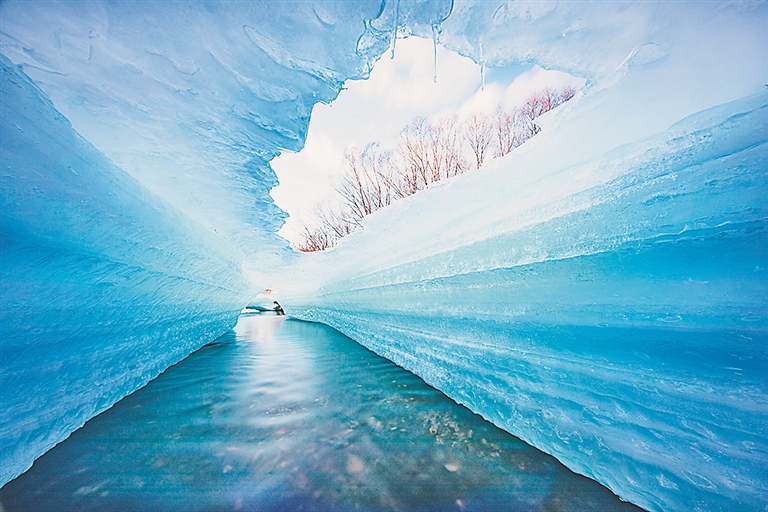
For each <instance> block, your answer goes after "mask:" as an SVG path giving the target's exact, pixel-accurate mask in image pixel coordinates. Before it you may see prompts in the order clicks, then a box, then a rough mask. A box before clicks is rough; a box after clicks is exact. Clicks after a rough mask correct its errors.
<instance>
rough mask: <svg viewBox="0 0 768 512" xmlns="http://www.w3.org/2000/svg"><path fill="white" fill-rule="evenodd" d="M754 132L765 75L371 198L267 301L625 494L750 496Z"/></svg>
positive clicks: (762, 303)
mask: <svg viewBox="0 0 768 512" xmlns="http://www.w3.org/2000/svg"><path fill="white" fill-rule="evenodd" d="M767 135H768V92H763V93H761V94H758V95H757V96H753V97H749V98H747V99H745V100H741V101H738V102H735V103H732V104H728V105H723V106H721V107H718V108H715V109H713V110H708V111H705V112H702V113H700V114H698V115H697V116H694V117H692V118H689V119H686V120H684V121H683V122H681V123H679V124H678V125H676V126H675V127H673V129H671V130H670V131H668V132H665V133H664V134H663V135H661V136H658V137H654V138H652V139H649V140H646V141H643V142H641V143H638V144H635V145H631V146H626V147H622V148H620V149H618V150H616V151H614V152H613V153H611V154H609V155H606V157H605V158H602V159H600V160H598V161H593V162H589V163H585V164H582V165H579V166H576V167H574V168H567V169H564V170H563V171H561V172H559V173H556V174H553V175H550V176H547V177H538V178H536V179H532V178H529V179H520V175H519V174H516V173H514V172H513V171H512V169H510V168H509V167H508V166H512V165H513V163H514V160H515V158H514V157H511V158H509V159H508V160H507V161H506V162H503V163H502V162H498V163H497V165H496V168H495V169H491V170H488V171H487V172H486V173H484V175H482V176H470V175H467V176H465V177H464V178H463V179H462V180H461V182H454V183H451V184H449V185H448V186H444V187H437V188H436V189H433V190H431V191H430V192H429V193H428V194H425V195H423V196H418V195H417V196H414V197H413V200H410V199H408V200H406V201H404V202H403V203H402V204H398V205H397V206H395V207H394V208H392V210H390V211H385V212H382V214H381V215H378V214H377V215H375V216H374V217H372V218H371V219H370V222H369V223H368V224H367V225H366V231H365V232H363V234H362V235H360V236H356V237H353V238H350V239H349V240H347V241H346V243H345V244H343V245H342V246H341V247H339V248H338V249H337V250H335V251H333V252H330V253H328V254H326V255H323V256H321V257H320V258H317V259H319V260H321V261H313V260H314V259H315V258H310V259H309V261H307V262H305V265H306V266H305V268H304V271H305V272H306V273H307V275H308V276H309V275H317V274H318V273H319V272H321V271H322V272H323V273H325V275H326V276H327V272H328V268H329V267H330V268H333V269H334V271H333V274H332V275H331V276H328V277H327V280H324V281H323V284H322V286H321V287H320V288H319V289H318V290H315V291H314V292H313V293H310V294H309V295H308V296H300V295H298V294H297V296H294V297H291V300H287V299H286V300H284V301H283V302H284V304H288V305H289V307H288V312H289V314H291V315H296V316H299V317H300V318H305V319H308V320H313V321H320V322H323V323H327V324H329V325H332V326H333V327H336V328H337V329H339V330H341V331H342V332H344V333H346V334H347V335H349V336H351V337H353V338H354V339H357V340H360V342H361V343H363V344H365V345H366V346H368V347H369V348H371V349H373V350H374V351H376V352H377V353H379V354H382V355H384V356H385V357H387V358H389V359H391V360H393V361H395V362H396V363H398V364H400V365H401V366H403V367H405V368H407V369H409V370H411V371H413V372H415V373H417V374H419V375H421V376H422V377H423V378H424V379H425V380H426V381H427V382H429V383H430V384H432V385H434V386H435V387H437V388H439V389H441V390H443V391H444V392H445V393H447V394H448V395H449V396H451V397H453V398H454V399H456V400H457V401H459V402H461V403H463V404H466V405H467V406H468V407H469V408H471V409H472V410H474V411H477V412H479V413H481V414H482V415H483V416H485V417H486V418H488V419H490V420H491V421H493V422H494V423H496V424H497V425H499V426H501V427H503V428H504V429H506V430H508V431H509V432H512V433H513V434H515V435H517V436H519V437H521V438H523V439H525V440H526V441H528V442H530V443H531V444H533V445H534V446H537V447H539V448H541V449H542V450H544V451H546V452H548V453H551V454H554V455H555V456H557V457H558V458H559V459H560V460H562V461H563V462H564V463H565V464H566V465H568V466H569V467H570V468H571V469H573V470H575V471H577V472H579V473H582V474H584V475H587V476H590V477H592V478H595V479H596V480H598V481H600V482H602V483H604V484H606V485H607V486H609V487H610V488H611V489H613V490H614V491H615V492H616V493H617V494H618V495H619V496H621V497H623V498H624V499H627V500H630V501H632V502H633V503H636V504H639V505H641V506H643V507H646V508H648V509H650V510H760V509H761V508H762V506H763V504H764V503H765V500H766V498H767V497H768V487H767V486H766V481H768V480H766V478H765V477H766V467H768V466H766V463H767V462H768V429H766V422H765V419H766V413H768V393H767V392H766V391H767V385H768V377H766V376H768V351H767V350H766V342H767V341H768V332H767V331H766V325H767V324H766V317H767V316H768V307H766V303H767V302H766V297H768V257H767V256H766V255H767V254H768V252H767V250H768V233H767V232H766V228H767V227H768V205H767V204H766V198H768V151H767V148H768V146H767V145H766V143H767V142H768V136H767ZM505 164H506V165H505ZM489 187H497V188H498V187H503V190H504V192H503V193H495V194H494V193H490V194H485V195H484V196H479V192H480V191H481V190H487V189H488V188H489ZM478 197H483V201H479V200H478ZM486 201H488V202H487V203H486ZM486 212H496V214H498V216H496V218H494V216H493V215H491V214H490V213H487V214H486ZM501 212H503V213H501ZM486 219H487V220H486ZM422 221H423V222H422ZM394 238H397V239H398V240H399V243H400V244H402V245H399V246H398V247H402V246H405V247H409V246H414V247H415V248H414V252H413V253H411V254H407V255H406V253H407V251H406V250H396V249H392V250H390V247H392V246H391V245H390V244H392V243H393V239H394ZM361 254H364V255H365V256H364V259H363V260H361V259H360V255H361ZM371 260H373V261H371ZM315 265H317V266H315ZM320 269H322V270H320ZM286 286H288V285H286Z"/></svg>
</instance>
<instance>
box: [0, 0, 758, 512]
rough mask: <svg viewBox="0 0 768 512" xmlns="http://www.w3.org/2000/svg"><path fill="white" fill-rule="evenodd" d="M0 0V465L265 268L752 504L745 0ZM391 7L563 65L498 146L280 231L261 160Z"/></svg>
mask: <svg viewBox="0 0 768 512" xmlns="http://www.w3.org/2000/svg"><path fill="white" fill-rule="evenodd" d="M0 15H1V16H0V24H1V27H0V28H1V29H2V30H1V32H2V33H1V34H0V37H2V47H1V48H2V54H3V56H4V57H3V60H2V102H3V103H2V120H1V121H2V132H1V134H2V146H1V150H2V171H1V172H2V180H3V181H2V251H3V252H2V290H3V291H2V293H3V296H2V370H0V379H1V380H0V388H1V389H2V391H0V392H1V393H2V405H3V407H2V423H1V424H0V429H1V430H0V431H1V432H2V436H0V437H2V481H3V482H5V481H7V480H9V479H11V478H13V477H14V476H15V475H17V474H18V473H19V472H21V471H23V470H24V469H25V468H26V467H28V466H29V465H30V464H31V462H32V460H33V459H34V458H35V457H37V456H39V455H40V454H41V453H43V452H44V451H45V450H46V449H48V448H49V447H50V446H51V445H53V444H54V443H56V442H58V441H59V440H61V439H63V438H64V437H66V436H67V435H68V434H69V433H70V432H71V431H72V430H73V429H75V428H77V427H78V426H79V425H81V424H82V423H83V422H84V421H85V420H87V419H88V418H89V417H91V416H93V415H94V414H96V413H98V412H99V411H101V410H103V409H104V408H106V407H108V406H109V405H111V404H112V403H114V402H115V401H116V400H118V399H120V398H121V397H122V396H125V395H126V394H128V393H130V392H131V391H132V390H134V389H136V388H138V387H140V386H141V385H143V384H144V383H146V382H147V380H149V379H150V378H152V377H153V376H154V375H156V374H157V373H158V372H159V371H161V370H162V369H163V368H165V367H166V366H168V365H169V364H171V363H172V362H174V361H176V360H178V359H180V358H182V357H184V355H186V354H188V353H189V352H190V351H191V350H193V349H194V348H197V347H198V346H200V345H202V344H204V343H205V342H207V341H210V340H211V339H213V338H214V337H215V336H217V335H218V334H220V333H222V332H224V331H225V330H227V329H228V328H230V327H231V326H232V325H233V324H234V319H235V317H236V314H237V312H238V310H239V309H240V308H241V307H242V306H243V305H245V304H246V302H247V299H248V297H249V296H250V295H252V294H253V293H254V291H258V290H259V289H260V287H262V286H270V287H273V288H275V289H278V290H279V291H280V296H281V302H282V303H283V305H284V306H285V308H286V310H287V311H288V313H289V314H292V315H295V316H298V317H300V318H304V319H309V320H317V321H322V322H325V323H327V324H329V325H331V326H333V327H336V328H337V329H339V330H341V331H342V332H344V333H345V334H347V335H349V336H351V337H352V338H354V339H356V340H357V341H359V342H361V343H363V344H365V345H366V346H368V347H370V348H372V349H374V350H375V351H376V352H378V353H379V354H381V355H384V356H386V357H388V358H390V359H391V360H393V361H395V362H396V363H398V364H400V365H402V366H404V367H405V368H407V369H409V370H411V371H413V372H414V373H416V374H418V375H420V376H421V377H423V378H424V379H425V380H426V381H427V382H428V383H430V384H432V385H434V386H436V387H438V388H439V389H441V390H442V391H444V392H445V393H446V394H448V395H449V396H450V397H452V398H454V399H455V400H457V401H459V402H461V403H464V404H466V405H468V406H469V407H470V408H471V409H472V410H474V411H476V412H478V413H480V414H482V415H483V416H485V417H486V418H488V419H490V420H492V421H493V422H494V423H496V424H497V425H499V426H501V427H503V428H504V429H506V430H508V431H509V432H511V433H513V434H515V435H517V436H519V437H521V438H522V439H524V440H526V441H528V442H530V443H531V444H533V445H535V446H537V447H539V448H541V449H542V450H544V451H546V452H548V453H551V454H553V455H555V456H556V457H557V458H558V459H560V460H561V461H562V462H563V463H564V464H565V465H567V466H568V467H569V468H571V469H574V470H575V471H577V472H579V473H582V474H585V475H587V476H591V477H593V478H595V479H596V480H598V481H600V482H601V483H603V484H605V485H607V486H608V487H610V488H611V489H612V490H614V491H615V492H616V493H617V494H618V495H619V496H621V497H622V498H624V499H626V500H629V501H632V502H634V503H636V504H638V505H641V506H643V507H645V508H648V509H651V510H690V509H698V510H721V509H726V510H743V509H754V510H761V509H763V508H764V505H765V503H766V502H768V488H767V487H766V485H767V484H766V482H768V474H767V471H766V469H765V468H766V467H768V432H767V431H766V427H765V424H766V423H768V422H766V418H767V417H768V397H767V396H766V385H767V384H768V382H766V380H768V378H767V377H766V375H768V364H767V363H768V361H767V360H768V350H766V342H767V341H768V335H767V333H766V330H767V327H768V322H766V320H767V318H766V315H767V312H766V303H768V300H766V298H768V275H766V268H768V261H767V260H768V256H767V252H766V248H767V246H768V240H767V239H766V236H768V235H767V234H766V221H767V220H768V206H767V205H766V203H767V202H768V201H767V200H766V198H768V162H766V160H767V159H768V151H767V149H766V138H768V135H767V134H768V126H767V125H768V116H767V115H766V111H767V104H768V92H766V87H765V83H766V82H768V45H767V44H766V42H765V34H764V31H765V27H766V25H768V7H766V3H764V2H722V3H713V2H707V3H704V2H702V3H671V2H653V3H650V2H649V3H645V2H643V3H610V4H606V3H603V2H594V3H591V2H583V3H582V2H579V3H575V2H563V3H559V2H531V3H525V2H491V1H482V2H480V1H478V2H471V1H469V2H460V3H453V2H450V1H446V2H442V1H438V2H416V1H414V2H410V1H406V0H396V1H394V2H384V3H380V2H355V3H349V2H339V3H334V2H314V3H312V2H296V3H292V2H253V3H245V2H238V3H234V2H231V3H222V4H215V3H206V2H189V3H184V2H173V3H167V2H137V3H130V2H121V3H112V2H82V3H80V2H62V3H55V2H40V3H30V2H22V1H16V2H14V1H8V2H4V3H3V4H2V5H0ZM395 33H396V35H399V36H405V35H417V36H425V37H436V38H438V40H439V42H440V43H441V44H443V45H445V46H446V47H448V48H451V49H454V50H456V51H458V52H460V53H462V54H464V55H467V56H469V57H471V58H473V59H474V60H475V61H476V62H478V63H479V64H481V66H500V65H505V64H509V63H513V62H529V63H537V64H539V65H541V66H543V67H545V68H553V69H560V70H563V71H567V72H570V73H572V74H574V75H577V76H581V77H584V78H586V79H587V84H588V85H587V87H586V89H585V90H584V91H582V92H581V93H580V94H579V95H578V96H577V97H576V98H574V99H573V100H571V101H570V102H568V103H566V104H565V105H564V106H563V107H561V108H560V109H558V110H555V111H552V112H550V113H548V114H547V115H546V116H545V117H544V118H541V120H540V121H541V125H542V132H541V133H540V134H539V135H537V137H535V138H534V139H532V140H531V141H530V142H528V143H527V144H525V145H524V146H522V147H520V148H518V149H517V150H516V151H515V152H513V153H512V154H510V155H509V156H507V157H505V158H503V159H497V160H495V161H493V162H492V163H491V164H489V165H487V166H486V167H485V168H483V169H481V170H479V171H476V172H473V173H469V174H466V175H463V176H461V177H458V178H455V179H453V180H450V181H448V182H442V183H440V184H439V185H438V186H435V187H434V188H432V189H430V190H427V191H424V192H420V193H419V194H417V195H415V196H412V197H410V198H407V199H405V200H402V201H400V202H398V203H397V204H395V205H394V206H393V207H391V208H388V209H385V210H380V211H379V212H377V213H376V214H374V215H373V216H371V217H370V218H369V219H368V221H367V222H366V225H365V230H364V231H363V232H361V233H358V234H355V235H353V236H351V237H349V238H348V239H346V240H344V241H343V243H342V244H341V246H340V247H338V248H336V249H334V250H332V251H329V252H327V253H325V254H315V255H302V256H301V257H299V256H298V255H295V254H293V253H292V252H291V251H290V249H289V248H288V246H287V243H286V242H285V241H283V240H281V239H279V238H278V237H277V236H275V235H274V233H275V231H276V230H277V229H279V227H280V225H281V222H282V219H283V218H284V214H283V213H282V212H280V211H279V209H277V208H276V207H275V206H274V205H273V203H272V201H271V198H270V197H269V190H270V189H271V187H272V186H274V184H275V183H276V179H275V176H274V173H273V172H272V171H271V169H270V168H269V164H268V162H269V160H270V159H271V158H273V157H274V156H275V155H277V154H278V153H279V151H281V150H284V149H288V150H298V149H299V148H300V147H301V145H302V143H303V140H304V137H305V135H306V131H307V126H308V122H309V115H310V112H311V108H312V106H313V105H314V104H315V103H316V102H318V101H323V102H328V101H331V100H332V99H333V98H335V97H336V95H337V94H338V92H339V91H340V89H341V87H342V85H343V82H344V81H345V80H346V79H349V78H354V79H359V78H365V77H366V76H367V74H368V72H369V70H370V68H371V66H372V65H373V63H374V62H375V60H376V59H377V58H379V57H380V56H381V55H382V54H383V53H384V52H385V51H386V50H387V48H388V47H389V46H390V44H391V39H392V36H393V35H395ZM372 122H376V121H375V120H372ZM39 310H45V311H47V312H49V313H50V314H48V315H46V316H45V317H43V318H42V319H41V318H40V317H39V316H36V315H35V313H36V312H37V311H39Z"/></svg>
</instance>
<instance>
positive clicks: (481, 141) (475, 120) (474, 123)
mask: <svg viewBox="0 0 768 512" xmlns="http://www.w3.org/2000/svg"><path fill="white" fill-rule="evenodd" d="M464 138H465V139H466V141H467V142H468V143H469V147H470V148H471V149H472V152H473V153H474V154H475V163H476V166H477V168H478V169H479V168H480V166H481V165H483V162H484V161H485V155H486V153H487V152H488V148H489V147H490V145H491V142H492V141H493V127H492V125H491V120H490V119H489V117H488V115H487V114H483V113H476V114H473V115H472V117H470V118H469V120H468V121H467V124H466V125H465V127H464Z"/></svg>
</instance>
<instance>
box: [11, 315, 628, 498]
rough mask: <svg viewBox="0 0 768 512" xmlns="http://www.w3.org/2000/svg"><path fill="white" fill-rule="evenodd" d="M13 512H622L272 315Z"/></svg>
mask: <svg viewBox="0 0 768 512" xmlns="http://www.w3.org/2000/svg"><path fill="white" fill-rule="evenodd" d="M0 502H1V503H2V505H3V506H4V507H6V509H7V510H32V509H34V510H99V511H102V510H441V511H442V510H600V511H603V510H618V509H627V510H629V509H633V508H634V507H632V506H631V505H628V504H626V503H622V502H620V501H619V500H618V499H617V498H616V497H615V496H614V495H612V494H611V493H610V492H609V491H608V490H606V489H605V488H603V487H601V486H599V485H598V484H596V483H595V482H592V481H590V480H588V479H586V478H583V477H580V476H578V475H575V474H573V473H571V472H569V471H568V470H567V469H565V468H564V467H563V466H562V465H561V464H559V463H558V462H557V461H556V460H555V459H553V458H552V457H549V456H547V455H545V454H543V453H541V452H539V451H538V450H536V449H534V448H531V447H530V446H528V445H526V444H524V443H523V442H521V441H519V440H518V439H516V438H514V437H512V436H510V435H509V434H507V433H505V432H503V431H501V430H499V429H497V428H495V427H494V426H492V425H491V424H489V423H487V422H485V421H483V420H482V419H480V418H479V417H478V416H476V415H474V414H472V413H471V412H469V411H468V410H467V409H465V408H463V407H460V406H458V405H456V404H455V403H453V402H452V401H450V400H449V399H447V398H446V397H445V396H444V395H442V394H441V393H439V392H438V391H436V390H434V389H433V388H430V387H428V386H426V385H425V384H424V383H423V382H422V381H421V380H420V379H419V378H418V377H415V376H414V375H413V374H411V373H408V372H406V371H404V370H402V369H401V368H399V367H397V366H395V365H394V364H392V363H390V362H389V361H387V360H385V359H382V358H380V357H378V356H376V355H374V354H373V353H372V352H369V351H368V350H366V349H364V348H362V347H361V346H359V345H358V344H356V343H355V342H353V341H352V340H350V339H349V338H346V337H345V336H343V335H341V334H340V333H338V332H337V331H335V330H333V329H331V328H329V327H326V326H324V325H320V324H312V323H306V322H300V321H296V320H291V319H286V318H285V317H284V316H282V317H281V316H276V315H273V314H270V313H262V314H247V315H243V316H242V317H241V318H240V323H239V324H238V325H237V327H236V328H235V330H234V332H230V333H229V334H227V335H225V336H223V337H221V338H220V339H219V340H217V341H216V342H215V343H213V344H211V345H208V346H206V347H204V348H203V349H201V350H199V351H198V352H196V353H194V354H193V355H192V356H190V357H189V358H188V359H186V360H185V361H183V362H181V363H179V364H177V365H175V366H173V367H171V368H169V369H168V370H167V371H166V372H165V373H164V374H163V375H161V376H160V377H159V378H158V379H156V380H155V381H153V382H151V383H150V384H149V385H148V386H147V387H145V388H143V389H141V390H139V391H137V392H136V393H134V394H132V395H130V396H128V397H126V398H125V399H124V400H122V401H121V402H119V403H118V404H117V405H115V406H114V407H113V408H112V409H110V410H108V411H107V412H105V413H103V414H101V415H99V416H97V417H96V418H94V419H93V420H91V421H90V422H88V423H87V424H86V425H85V427H83V428H82V429H80V430H78V431H76V432H75V433H74V434H73V435H72V437H71V438H70V439H69V440H67V441H65V442H64V443H62V444H60V445H59V446H57V447H56V448H54V449H53V450H52V451H50V452H49V453H47V454H46V455H44V456H43V457H42V458H40V459H39V460H38V461H37V462H36V463H35V465H34V466H33V468H32V469H31V470H30V471H28V472H27V473H26V474H24V475H22V476H21V477H19V478H18V479H16V480H15V481H12V482H11V483H9V484H8V485H6V486H5V487H4V488H3V489H2V491H0Z"/></svg>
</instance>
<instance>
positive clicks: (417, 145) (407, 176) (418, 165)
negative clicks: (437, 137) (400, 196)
mask: <svg viewBox="0 0 768 512" xmlns="http://www.w3.org/2000/svg"><path fill="white" fill-rule="evenodd" d="M429 128H430V127H429V123H428V122H427V118H425V117H417V118H415V119H414V120H413V121H411V122H410V123H408V124H407V125H406V126H405V128H403V130H402V131H401V132H400V143H399V147H398V149H399V153H400V157H401V160H402V168H401V169H400V176H401V178H402V181H403V184H404V186H403V192H404V193H405V195H411V194H414V193H416V192H417V191H419V190H422V189H423V188H425V187H426V186H427V185H428V184H429V182H430V177H431V175H432V172H431V170H430V169H429V150H428V142H427V141H428V139H429Z"/></svg>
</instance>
